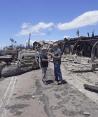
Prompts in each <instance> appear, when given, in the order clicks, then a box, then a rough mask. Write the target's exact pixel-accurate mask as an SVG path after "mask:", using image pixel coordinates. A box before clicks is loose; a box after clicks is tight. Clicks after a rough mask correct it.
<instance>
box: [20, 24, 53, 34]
mask: <svg viewBox="0 0 98 117" xmlns="http://www.w3.org/2000/svg"><path fill="white" fill-rule="evenodd" d="M53 27H54V24H53V23H52V22H50V23H44V22H39V23H38V24H36V25H32V24H31V23H23V24H22V26H21V31H20V32H19V33H18V35H23V36H25V35H28V34H29V33H32V34H34V35H45V33H44V31H45V30H51V29H52V28H53Z"/></svg>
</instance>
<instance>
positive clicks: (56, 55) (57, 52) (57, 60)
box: [49, 44, 63, 84]
mask: <svg viewBox="0 0 98 117" xmlns="http://www.w3.org/2000/svg"><path fill="white" fill-rule="evenodd" d="M49 54H50V55H51V56H52V57H53V63H54V75H55V81H56V82H57V83H58V84H61V83H62V81H63V80H62V73H61V69H60V65H61V55H62V51H61V49H60V48H59V46H58V44H54V48H53V53H49Z"/></svg>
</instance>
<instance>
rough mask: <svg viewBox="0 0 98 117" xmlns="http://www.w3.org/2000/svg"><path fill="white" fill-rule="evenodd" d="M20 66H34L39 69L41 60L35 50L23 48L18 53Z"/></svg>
mask: <svg viewBox="0 0 98 117" xmlns="http://www.w3.org/2000/svg"><path fill="white" fill-rule="evenodd" d="M18 66H19V67H32V69H39V62H38V60H37V56H36V52H35V51H33V50H22V51H20V52H19V53H18Z"/></svg>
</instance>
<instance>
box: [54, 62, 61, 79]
mask: <svg viewBox="0 0 98 117" xmlns="http://www.w3.org/2000/svg"><path fill="white" fill-rule="evenodd" d="M54 75H55V80H56V81H61V80H62V73H61V69H60V64H59V63H54Z"/></svg>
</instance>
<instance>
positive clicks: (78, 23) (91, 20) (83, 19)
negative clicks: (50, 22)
mask: <svg viewBox="0 0 98 117" xmlns="http://www.w3.org/2000/svg"><path fill="white" fill-rule="evenodd" d="M96 23H98V10H95V11H88V12H85V13H84V14H82V15H80V16H78V17H76V18H75V19H73V20H72V21H70V22H66V23H59V24H58V25H57V28H58V29H60V30H70V29H74V28H79V27H84V26H89V25H94V24H96Z"/></svg>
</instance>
